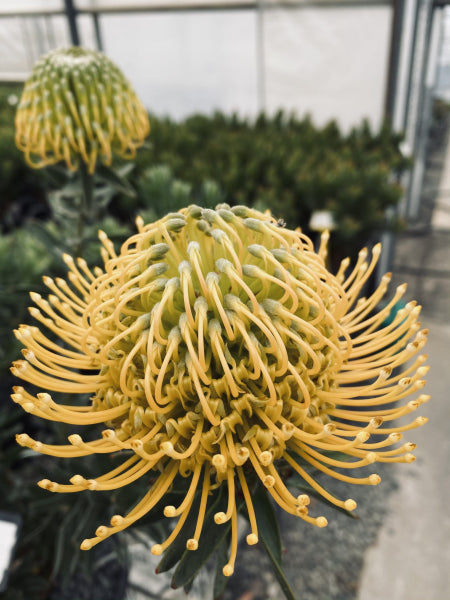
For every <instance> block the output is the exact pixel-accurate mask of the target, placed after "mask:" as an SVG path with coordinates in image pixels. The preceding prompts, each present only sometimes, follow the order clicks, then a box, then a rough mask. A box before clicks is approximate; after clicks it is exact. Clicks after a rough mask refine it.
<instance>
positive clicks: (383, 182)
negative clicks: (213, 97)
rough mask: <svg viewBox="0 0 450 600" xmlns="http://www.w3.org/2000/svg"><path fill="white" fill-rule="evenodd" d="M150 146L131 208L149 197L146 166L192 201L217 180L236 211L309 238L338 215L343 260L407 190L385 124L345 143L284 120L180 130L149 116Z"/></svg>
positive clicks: (219, 122)
mask: <svg viewBox="0 0 450 600" xmlns="http://www.w3.org/2000/svg"><path fill="white" fill-rule="evenodd" d="M151 124H152V133H151V136H150V143H149V144H147V145H146V147H144V148H143V149H142V150H141V151H140V153H139V155H138V157H137V159H136V169H135V173H134V176H133V178H134V181H135V182H136V185H137V188H138V195H137V199H136V201H135V204H134V208H135V207H136V206H137V205H139V203H145V201H146V200H145V199H146V198H150V201H152V200H153V199H152V196H151V194H150V193H149V188H148V184H147V183H146V180H147V178H148V170H147V168H148V165H155V164H158V165H159V164H163V165H166V167H165V169H167V167H169V168H170V170H171V171H172V172H173V175H174V177H175V178H180V179H182V180H183V181H184V182H187V183H189V184H190V185H191V186H192V189H193V190H194V193H195V192H197V191H198V190H200V189H201V186H202V182H204V181H206V180H213V181H215V182H217V183H218V184H219V185H220V188H221V189H222V190H223V195H224V200H225V201H226V202H228V203H230V204H247V205H253V206H256V207H257V208H260V209H263V208H269V209H271V210H272V212H273V213H274V215H275V216H277V217H283V219H285V220H286V222H287V224H288V226H290V227H296V226H299V225H300V226H301V227H302V229H303V230H305V231H308V223H309V220H310V217H311V214H312V212H313V211H315V210H323V209H326V210H330V211H332V212H333V214H334V217H335V221H336V224H337V230H336V232H334V234H333V238H334V240H335V243H336V245H338V246H340V247H341V252H346V251H348V252H350V253H352V254H353V253H354V251H355V250H359V247H360V245H361V243H366V242H367V241H368V240H369V239H370V238H371V237H372V236H373V234H374V232H379V231H380V230H382V229H384V228H386V227H392V226H395V225H396V223H395V222H392V221H391V222H388V221H387V217H386V209H388V208H389V207H394V206H395V205H396V204H397V202H398V201H399V199H400V197H401V193H402V190H401V188H400V186H399V184H398V183H397V181H398V177H399V176H400V174H401V173H402V172H403V171H404V170H405V169H406V168H407V166H408V164H409V162H408V160H407V159H406V158H405V157H404V156H403V155H402V153H401V152H400V151H399V144H400V142H401V140H402V137H401V136H400V135H398V134H394V133H393V132H392V131H391V130H390V129H389V127H388V126H387V125H385V126H383V127H382V128H381V129H380V131H378V132H372V130H371V128H370V127H369V125H368V123H366V122H364V123H363V124H362V125H361V126H360V127H357V128H355V129H353V130H352V131H351V132H350V133H349V134H347V135H344V134H343V133H342V132H341V131H340V130H339V128H338V126H337V124H336V123H335V122H331V123H329V124H328V125H326V126H325V127H323V128H319V127H316V126H314V125H313V123H312V121H311V120H310V118H309V117H306V118H304V119H302V120H299V119H296V118H295V117H293V116H287V115H285V114H283V113H281V112H280V113H278V114H277V115H275V116H274V117H267V116H265V115H264V114H262V115H260V116H259V117H258V118H257V119H256V120H255V121H253V122H251V121H248V120H245V119H241V118H239V117H238V116H236V115H232V116H225V115H223V114H221V113H216V114H215V115H213V116H211V117H208V116H202V115H195V116H192V117H189V118H187V119H186V120H185V121H183V122H180V123H178V122H174V121H172V120H170V119H167V118H166V119H158V118H156V117H155V116H153V117H151Z"/></svg>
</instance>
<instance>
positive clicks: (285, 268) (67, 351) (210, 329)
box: [12, 205, 428, 575]
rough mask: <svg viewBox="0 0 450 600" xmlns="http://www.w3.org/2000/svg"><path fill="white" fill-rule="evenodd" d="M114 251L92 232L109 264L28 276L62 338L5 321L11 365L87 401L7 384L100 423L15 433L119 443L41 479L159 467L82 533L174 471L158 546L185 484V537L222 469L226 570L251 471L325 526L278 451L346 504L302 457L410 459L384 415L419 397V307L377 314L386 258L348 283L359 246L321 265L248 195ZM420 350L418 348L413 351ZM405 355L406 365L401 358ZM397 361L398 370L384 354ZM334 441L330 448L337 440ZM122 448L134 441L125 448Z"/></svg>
mask: <svg viewBox="0 0 450 600" xmlns="http://www.w3.org/2000/svg"><path fill="white" fill-rule="evenodd" d="M137 227H138V233H137V234H136V235H134V236H132V237H131V238H130V239H129V240H128V241H127V242H125V243H124V245H123V246H122V248H121V251H120V254H116V252H115V250H114V247H113V244H112V243H111V241H110V240H109V239H108V238H107V237H106V235H105V234H104V233H102V232H100V239H101V241H102V243H103V247H102V256H103V260H104V269H103V270H101V269H99V268H96V269H95V270H94V272H92V271H91V270H90V269H89V268H88V267H87V265H86V263H85V261H83V260H82V259H78V260H77V261H76V262H75V261H74V260H73V259H72V258H71V257H69V256H66V257H65V260H66V263H67V265H68V267H69V274H68V278H69V282H70V283H69V284H68V283H66V282H65V281H64V280H62V279H57V280H56V281H53V280H52V279H50V278H48V277H45V278H44V282H45V284H46V285H47V286H48V287H49V288H50V291H51V294H50V295H49V297H48V300H44V299H43V298H42V297H41V296H40V295H38V294H35V293H33V294H32V295H31V296H32V299H33V301H34V302H35V304H36V305H37V307H33V308H31V309H30V310H31V314H32V315H33V317H35V318H36V319H37V320H38V321H40V322H41V323H42V325H44V326H45V327H46V328H47V329H48V330H49V331H50V332H52V334H56V335H57V336H59V338H60V340H61V342H60V343H55V342H54V341H53V340H52V339H51V338H50V337H47V336H46V335H45V334H44V333H42V332H41V331H40V330H39V329H38V328H37V327H29V326H21V327H20V328H19V330H18V331H17V332H16V334H17V337H18V338H19V340H20V341H21V342H22V343H23V344H24V346H26V348H25V349H24V350H23V355H24V358H25V360H20V361H17V362H15V363H14V366H13V368H12V371H13V373H14V374H15V375H17V376H18V377H20V378H22V379H24V380H25V381H27V382H29V383H31V384H33V385H36V386H38V387H41V388H44V389H46V390H50V391H54V392H67V393H69V392H70V393H87V394H91V401H90V403H89V405H88V406H82V407H80V406H71V405H60V404H58V403H57V402H55V401H54V400H53V399H52V397H51V395H50V394H49V393H48V392H47V391H45V392H43V393H38V394H37V395H36V396H34V395H32V394H30V393H29V392H27V391H25V389H24V388H22V387H17V388H15V390H14V394H13V396H12V397H13V400H14V401H15V402H18V403H19V404H21V405H22V407H23V408H24V409H25V410H26V411H28V412H30V413H32V414H34V415H37V416H39V417H43V418H45V419H50V420H56V421H61V422H64V423H70V424H75V425H88V424H95V423H106V424H107V428H106V429H104V430H103V432H102V435H101V437H100V438H99V439H95V440H91V441H85V440H83V439H82V438H81V437H80V435H71V436H69V442H70V443H69V444H68V445H63V446H53V445H46V444H43V443H40V442H38V441H35V440H33V439H31V438H30V437H29V436H28V435H26V434H21V435H19V436H18V437H17V439H18V442H19V444H21V445H23V446H27V447H29V448H33V449H34V450H36V451H38V452H42V453H44V454H50V455H54V456H61V457H70V456H83V455H87V454H91V453H111V452H123V451H124V458H123V462H122V464H121V465H120V466H119V467H117V468H115V469H114V470H112V471H110V472H108V473H105V474H103V475H100V476H99V477H98V478H97V479H89V480H87V479H85V478H84V477H83V476H82V475H74V476H73V477H72V479H71V480H70V483H68V484H60V483H55V482H51V481H48V480H44V481H41V482H39V485H40V486H41V487H43V488H45V489H47V490H50V491H53V492H77V491H82V490H86V489H88V490H113V489H116V488H119V487H121V486H125V485H128V484H130V483H132V482H133V481H135V480H137V479H138V478H140V477H143V476H145V475H146V474H148V473H149V472H151V471H153V472H155V473H157V474H158V475H157V478H156V480H155V482H154V483H153V485H152V486H151V487H150V489H149V490H148V493H147V494H146V495H145V496H144V497H143V498H142V499H141V500H140V502H139V503H138V504H137V505H136V506H135V507H134V508H133V509H132V510H131V511H130V512H129V513H128V514H126V515H125V516H121V515H116V516H114V517H113V518H112V519H111V523H110V525H109V526H103V525H102V526H101V527H99V528H98V529H97V531H96V534H95V537H93V538H91V539H86V540H84V541H83V543H82V545H81V548H82V549H85V550H87V549H89V548H91V547H92V546H94V545H95V544H97V543H98V542H100V541H101V540H103V539H105V538H106V537H108V536H110V535H112V534H113V533H116V532H118V531H120V530H123V529H124V528H126V527H128V526H129V525H131V524H132V523H134V522H135V521H137V520H138V519H139V518H140V517H142V516H143V515H145V514H146V513H148V511H151V510H152V508H153V507H154V506H155V505H156V504H157V503H158V502H159V501H160V500H161V499H162V498H163V497H164V495H165V493H166V492H167V491H168V490H169V488H170V487H171V484H172V482H173V481H174V478H175V477H176V476H177V474H179V475H181V476H182V477H186V478H189V480H188V481H189V482H190V483H189V487H188V491H187V493H186V496H185V497H184V500H183V501H182V502H181V504H180V505H179V506H177V507H175V506H171V505H170V506H166V508H165V511H164V512H165V515H166V516H167V517H178V521H177V523H176V525H175V527H174V529H173V531H172V533H171V534H170V535H169V537H168V538H167V539H166V541H164V542H163V543H161V544H156V545H154V546H153V549H152V551H153V553H154V554H156V555H158V554H160V553H162V552H163V551H164V550H165V549H166V548H167V547H168V546H169V545H170V544H171V542H172V541H173V540H174V539H175V538H176V536H177V534H178V533H179V532H180V529H181V528H182V526H183V523H184V522H185V520H186V519H187V517H188V515H189V514H190V509H191V506H192V504H193V499H194V494H195V492H196V490H200V491H199V495H200V508H199V510H198V513H197V514H195V515H192V514H191V519H194V520H196V527H195V531H194V534H193V536H192V538H191V539H189V540H188V541H187V548H188V549H189V550H196V548H197V547H198V544H199V542H200V541H201V532H202V525H203V521H204V517H205V510H206V506H207V504H208V495H209V494H210V491H211V490H212V489H216V488H217V487H218V486H225V487H226V489H227V492H228V505H227V508H226V511H225V512H218V513H216V514H215V521H216V523H218V524H223V523H226V522H228V521H231V530H232V542H231V555H230V558H229V561H228V563H227V565H226V566H225V567H224V573H225V575H231V574H232V572H233V568H234V563H235V557H236V550H237V509H236V494H237V493H239V494H242V496H243V498H244V500H245V505H246V509H247V511H248V515H249V521H250V526H251V533H250V534H249V535H248V536H247V542H248V543H249V544H255V543H256V542H257V541H258V523H257V521H256V518H255V511H254V507H253V504H252V487H251V486H252V484H251V482H254V481H255V479H256V480H260V481H261V482H262V483H263V484H264V486H265V487H266V488H267V490H268V492H269V493H270V494H271V496H272V497H273V498H274V500H275V501H276V502H277V503H278V504H279V505H280V506H281V507H282V508H283V509H284V510H286V511H287V512H288V513H291V514H293V515H297V516H298V517H300V518H301V519H303V520H305V521H308V522H309V523H312V524H314V525H317V526H319V527H323V526H325V525H326V524H327V522H326V519H325V518H324V517H323V516H312V515H311V514H310V513H309V508H308V504H309V497H308V496H307V495H305V494H302V495H300V496H295V495H293V494H292V493H291V492H290V491H289V489H288V487H287V486H286V482H285V481H284V479H283V477H282V476H280V469H278V468H277V467H278V465H285V464H286V463H287V464H288V465H290V468H292V469H293V470H294V471H296V472H297V473H298V474H299V475H300V476H301V477H303V478H304V480H305V481H306V482H307V483H308V484H310V486H312V487H313V488H314V490H316V492H318V493H319V494H321V495H322V496H323V497H324V498H326V499H327V500H328V501H330V502H332V503H334V504H335V505H336V506H339V507H344V508H346V509H348V510H353V509H354V508H355V506H356V503H355V502H354V501H353V500H352V499H345V500H341V499H339V498H336V497H334V496H333V495H332V493H330V492H329V491H327V490H325V489H324V488H323V487H322V485H321V484H319V483H318V482H317V481H316V479H315V478H314V477H313V476H312V475H311V473H310V469H309V467H310V466H312V467H314V469H317V470H319V471H321V472H323V473H326V474H327V475H330V476H331V477H334V478H336V479H339V480H341V481H345V482H348V483H353V484H368V485H375V484H377V483H378V482H379V481H380V478H379V476H378V475H376V474H370V475H365V476H363V477H355V476H354V475H346V474H344V473H345V470H346V469H349V468H351V469H354V468H356V467H364V466H366V465H369V464H371V463H374V462H376V461H379V462H388V463H389V462H410V461H412V460H413V459H414V457H413V455H412V454H411V450H412V449H413V448H414V446H413V444H409V443H406V444H403V445H398V444H397V442H399V440H400V438H401V437H402V432H403V431H405V430H408V429H411V428H413V427H417V426H419V425H421V424H423V423H424V422H425V420H426V419H424V418H422V417H418V418H416V419H415V420H413V421H412V422H409V423H407V424H400V425H397V424H394V423H393V420H394V419H397V418H398V417H402V416H405V415H408V414H409V413H411V412H412V411H414V410H416V409H417V408H418V407H419V406H420V405H421V404H422V403H423V402H425V401H426V400H427V399H428V396H425V395H419V396H418V398H417V399H415V400H410V401H409V402H408V403H406V404H404V403H400V402H399V401H401V400H403V399H404V398H406V397H407V396H409V395H410V394H412V393H414V392H416V391H418V390H420V389H421V388H422V386H423V384H424V381H423V379H422V377H423V375H424V374H425V373H426V371H427V368H426V367H425V366H423V364H424V361H425V360H426V357H425V356H424V355H420V354H418V353H419V352H420V350H421V349H422V347H423V346H424V344H425V340H426V332H425V331H420V324H419V322H418V315H419V307H418V306H416V305H415V303H414V302H411V303H409V304H407V305H406V306H405V308H403V309H401V310H399V311H398V312H397V314H396V316H395V318H394V319H393V320H392V321H391V322H390V323H389V324H387V325H386V324H384V322H385V320H386V317H387V316H388V315H389V314H390V311H391V309H392V308H393V306H394V305H395V304H396V303H397V302H398V301H399V299H400V298H401V296H402V295H403V294H404V292H405V286H400V287H398V288H397V290H396V291H395V293H394V295H393V297H392V298H391V300H390V301H389V302H388V303H387V304H386V305H385V307H384V308H383V309H382V310H380V311H379V312H377V311H376V307H377V305H378V303H379V301H380V300H381V298H382V297H383V295H384V294H385V292H386V290H387V287H388V283H389V279H390V277H389V275H385V276H384V277H383V278H382V280H381V283H380V285H379V287H378V288H377V289H376V291H374V292H373V293H372V294H370V295H369V296H368V297H363V298H360V299H359V300H358V296H359V293H360V292H361V290H362V288H363V286H364V284H365V283H366V282H367V280H368V278H369V276H370V274H371V273H372V271H373V269H374V267H375V264H376V262H377V259H378V256H379V252H380V248H379V246H375V247H374V249H373V251H372V256H371V258H368V252H367V251H366V250H362V251H361V252H360V254H359V257H358V260H357V262H356V265H355V266H354V267H353V269H351V270H350V271H349V272H347V271H348V267H349V261H348V260H345V261H344V262H343V263H342V265H341V267H340V269H339V272H338V273H337V275H336V276H334V275H332V274H331V273H329V272H328V271H327V269H326V267H325V266H324V257H325V253H326V236H323V239H322V244H321V248H320V250H319V252H318V253H315V252H314V249H313V245H312V243H311V241H310V240H309V239H308V238H307V237H306V236H305V235H303V234H302V233H301V232H300V231H290V230H289V229H285V228H283V227H280V226H279V225H278V223H277V222H276V221H275V220H274V219H273V218H272V217H271V216H270V215H268V214H262V213H260V212H257V211H255V210H251V209H249V208H246V207H242V206H237V207H234V208H232V209H230V208H229V207H228V206H227V205H220V206H218V207H217V208H216V210H206V209H201V208H199V207H197V206H190V207H188V208H186V209H184V210H181V211H180V212H179V213H172V214H169V215H167V216H166V217H165V218H163V219H161V220H159V221H157V222H156V223H152V224H149V225H144V224H143V222H142V220H140V219H138V220H137ZM415 355H416V358H415V359H414V358H413V357H414V356H415ZM407 361H408V364H409V366H408V367H407V368H406V370H405V371H404V372H403V373H402V374H397V369H396V368H397V367H399V366H401V365H403V364H404V363H406V362H407ZM394 369H396V371H394ZM332 451H338V454H336V453H333V452H332ZM127 455H129V456H127Z"/></svg>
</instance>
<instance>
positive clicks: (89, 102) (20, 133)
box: [16, 47, 150, 173]
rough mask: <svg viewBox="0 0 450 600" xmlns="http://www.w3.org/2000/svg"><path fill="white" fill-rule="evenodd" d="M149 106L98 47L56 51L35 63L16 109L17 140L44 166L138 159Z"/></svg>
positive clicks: (36, 163)
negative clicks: (137, 154)
mask: <svg viewBox="0 0 450 600" xmlns="http://www.w3.org/2000/svg"><path fill="white" fill-rule="evenodd" d="M149 130H150V128H149V121H148V115H147V112H146V110H145V108H144V107H143V106H142V104H141V102H140V100H139V99H138V97H137V96H136V94H135V93H134V91H133V89H132V88H131V86H130V84H129V82H128V81H127V80H126V79H125V77H124V75H123V74H122V72H121V71H120V69H119V68H118V67H117V66H116V65H115V64H114V63H113V62H111V61H110V60H109V59H108V58H107V57H106V56H104V55H103V54H101V53H100V52H97V51H94V50H87V49H84V48H79V47H74V48H66V49H59V50H53V51H52V52H50V53H48V54H46V55H45V56H43V57H42V58H41V59H40V60H39V61H38V62H37V63H36V65H35V67H34V69H33V71H32V73H31V76H30V78H29V79H28V80H27V82H26V83H25V88H24V91H23V94H22V97H21V99H20V103H19V106H18V109H17V113H16V145H17V146H18V148H19V149H20V150H22V151H23V152H24V153H25V158H26V161H27V163H28V164H29V165H30V166H32V167H34V168H40V167H45V166H47V165H52V164H55V163H57V162H60V161H64V162H65V163H66V165H67V167H68V168H69V169H70V170H71V171H74V170H76V169H77V168H78V165H79V161H80V160H81V161H83V162H84V163H85V164H86V165H87V168H88V171H89V172H90V173H93V172H94V169H95V165H96V162H97V160H99V161H100V162H102V163H103V164H105V165H110V164H111V161H112V157H113V155H118V156H120V157H122V158H127V159H128V158H133V157H134V155H135V153H136V148H138V147H139V146H141V145H142V144H143V142H144V139H145V137H146V136H147V135H148V133H149Z"/></svg>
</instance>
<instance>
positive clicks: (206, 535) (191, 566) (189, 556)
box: [172, 486, 231, 588]
mask: <svg viewBox="0 0 450 600" xmlns="http://www.w3.org/2000/svg"><path fill="white" fill-rule="evenodd" d="M223 490H224V486H221V487H220V488H219V490H218V492H217V494H216V497H215V498H214V501H213V503H212V504H211V506H210V508H209V510H207V512H206V515H205V521H204V523H203V528H202V534H201V537H200V540H199V544H198V550H195V551H192V550H186V551H185V552H184V554H183V556H182V557H181V559H180V562H179V563H178V566H177V568H176V570H175V573H174V575H173V578H172V587H173V588H178V587H182V586H185V585H186V584H188V583H189V582H190V581H192V580H193V579H194V578H195V576H196V575H197V573H198V572H199V571H200V569H201V568H202V567H203V565H204V564H205V563H206V562H207V560H208V559H209V557H210V556H211V554H213V552H214V551H215V550H216V549H217V548H218V546H219V545H220V544H221V543H222V542H223V540H224V539H225V537H226V536H227V534H228V532H229V531H230V529H231V521H227V522H226V523H224V524H223V525H217V524H216V523H215V522H214V515H215V513H216V512H219V511H225V510H226V507H227V504H228V494H226V493H223ZM193 520H194V521H195V519H193Z"/></svg>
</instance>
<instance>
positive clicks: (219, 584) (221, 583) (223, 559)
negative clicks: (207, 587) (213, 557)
mask: <svg viewBox="0 0 450 600" xmlns="http://www.w3.org/2000/svg"><path fill="white" fill-rule="evenodd" d="M229 545H230V536H229V535H227V537H226V538H225V539H224V540H223V542H222V543H221V544H220V546H219V549H218V551H217V568H216V575H215V577H214V588H213V598H214V600H220V599H221V598H222V596H223V594H224V592H225V588H226V587H227V583H228V581H229V580H230V578H229V577H225V575H224V574H223V572H222V569H223V567H224V566H225V565H226V564H227V562H228V547H229Z"/></svg>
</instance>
